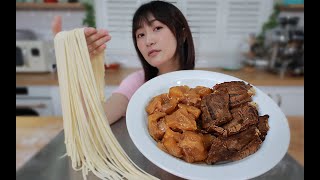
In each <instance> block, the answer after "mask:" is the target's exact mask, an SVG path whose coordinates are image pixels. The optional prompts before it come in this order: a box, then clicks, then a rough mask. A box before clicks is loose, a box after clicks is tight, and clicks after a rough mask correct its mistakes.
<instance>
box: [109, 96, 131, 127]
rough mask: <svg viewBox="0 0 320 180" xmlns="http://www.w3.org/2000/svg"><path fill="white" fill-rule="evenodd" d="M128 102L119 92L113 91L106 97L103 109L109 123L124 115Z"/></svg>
mask: <svg viewBox="0 0 320 180" xmlns="http://www.w3.org/2000/svg"><path fill="white" fill-rule="evenodd" d="M128 103H129V100H128V98H127V97H126V96H125V95H123V94H120V93H113V94H112V95H111V97H110V98H108V99H107V101H106V103H105V106H104V107H105V108H104V110H105V112H106V116H107V118H108V120H109V124H110V125H111V124H113V123H114V122H116V121H118V120H119V119H120V118H121V117H123V116H125V115H126V110H127V106H128Z"/></svg>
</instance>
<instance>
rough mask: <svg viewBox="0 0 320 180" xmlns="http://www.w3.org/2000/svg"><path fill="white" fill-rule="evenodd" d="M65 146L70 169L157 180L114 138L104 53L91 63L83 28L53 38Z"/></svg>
mask: <svg viewBox="0 0 320 180" xmlns="http://www.w3.org/2000/svg"><path fill="white" fill-rule="evenodd" d="M54 44H55V49H56V58H57V67H58V68H57V69H58V78H59V87H60V94H61V103H62V112H63V119H64V124H63V125H64V131H65V144H66V150H67V155H68V156H69V157H70V158H71V161H72V167H73V169H75V170H82V174H83V177H84V178H85V179H86V175H87V174H88V172H89V171H91V172H93V173H94V174H95V175H96V176H97V177H99V178H101V179H157V178H156V177H154V176H152V175H150V174H148V173H146V172H145V171H143V170H142V169H140V168H139V167H138V166H136V165H135V164H134V162H133V161H132V160H131V159H130V158H129V157H128V155H127V154H126V153H125V151H124V150H123V149H122V147H121V145H120V144H119V142H118V141H117V139H116V138H115V136H114V134H113V133H112V130H111V128H110V125H109V123H108V120H107V117H106V115H105V112H104V109H103V105H104V102H105V96H104V87H105V84H104V74H105V73H104V53H101V54H99V55H98V56H96V57H95V58H94V59H93V60H92V61H90V56H89V52H88V50H87V45H86V40H85V36H84V31H83V28H79V29H74V30H71V31H62V32H60V33H58V34H57V35H56V37H55V39H54Z"/></svg>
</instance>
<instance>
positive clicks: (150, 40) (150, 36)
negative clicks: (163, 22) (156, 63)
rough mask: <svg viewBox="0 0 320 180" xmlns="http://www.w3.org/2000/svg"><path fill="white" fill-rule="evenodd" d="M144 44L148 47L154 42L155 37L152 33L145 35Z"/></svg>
mask: <svg viewBox="0 0 320 180" xmlns="http://www.w3.org/2000/svg"><path fill="white" fill-rule="evenodd" d="M146 44H147V46H148V47H150V46H152V45H154V44H155V39H154V37H153V36H152V35H147V38H146Z"/></svg>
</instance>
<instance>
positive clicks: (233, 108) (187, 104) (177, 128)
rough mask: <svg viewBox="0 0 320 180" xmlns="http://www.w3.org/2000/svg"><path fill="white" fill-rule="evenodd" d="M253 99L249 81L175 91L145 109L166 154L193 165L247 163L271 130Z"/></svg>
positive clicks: (157, 98) (151, 128)
mask: <svg viewBox="0 0 320 180" xmlns="http://www.w3.org/2000/svg"><path fill="white" fill-rule="evenodd" d="M254 95H255V91H254V88H253V87H252V86H251V85H250V84H248V83H245V82H244V81H230V82H223V83H219V84H216V85H214V86H213V87H204V86H197V87H194V88H191V87H189V86H187V85H181V86H173V87H170V88H169V91H168V92H167V93H163V94H159V95H157V96H155V97H153V98H152V99H151V100H150V102H149V103H148V105H147V106H146V108H145V110H146V112H147V114H148V123H147V124H148V131H149V134H150V136H151V137H152V138H153V139H154V140H155V141H156V142H157V146H158V147H159V148H160V149H161V150H163V151H165V152H166V153H168V154H170V155H172V156H174V157H177V158H180V159H183V160H185V161H186V162H189V163H201V162H205V163H207V164H215V163H218V162H225V161H236V160H240V159H243V158H245V157H247V156H249V155H251V154H253V153H255V152H256V151H257V150H258V149H259V148H260V146H261V144H262V142H263V141H264V140H265V138H266V136H267V133H268V131H269V128H270V127H269V124H268V119H269V115H268V114H264V115H259V112H258V105H257V104H256V103H255V102H253V100H252V97H253V96H254Z"/></svg>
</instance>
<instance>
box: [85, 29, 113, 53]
mask: <svg viewBox="0 0 320 180" xmlns="http://www.w3.org/2000/svg"><path fill="white" fill-rule="evenodd" d="M84 33H85V36H86V41H87V46H88V50H89V53H90V57H92V56H94V55H97V54H99V53H101V52H102V51H103V50H104V49H105V48H106V44H105V43H106V42H108V41H109V40H110V39H111V36H110V35H109V33H108V31H106V30H103V29H100V30H97V29H95V28H91V27H88V28H85V31H84Z"/></svg>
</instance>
